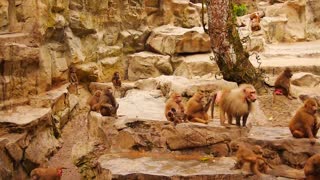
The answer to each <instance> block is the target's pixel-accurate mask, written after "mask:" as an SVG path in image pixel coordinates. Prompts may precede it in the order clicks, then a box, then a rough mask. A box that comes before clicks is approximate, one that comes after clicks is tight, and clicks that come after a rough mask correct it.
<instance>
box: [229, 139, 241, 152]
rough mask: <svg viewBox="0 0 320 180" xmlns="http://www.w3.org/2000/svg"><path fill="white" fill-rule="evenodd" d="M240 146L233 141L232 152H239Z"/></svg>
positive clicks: (231, 144)
mask: <svg viewBox="0 0 320 180" xmlns="http://www.w3.org/2000/svg"><path fill="white" fill-rule="evenodd" d="M239 147H240V144H239V143H238V142H235V141H232V142H231V143H230V149H231V151H232V152H237V151H238V150H239Z"/></svg>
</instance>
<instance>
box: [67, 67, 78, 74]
mask: <svg viewBox="0 0 320 180" xmlns="http://www.w3.org/2000/svg"><path fill="white" fill-rule="evenodd" d="M69 71H70V72H71V73H75V72H76V71H77V70H76V68H75V67H74V66H71V67H70V69H69Z"/></svg>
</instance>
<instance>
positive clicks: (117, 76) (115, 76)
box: [112, 72, 121, 89]
mask: <svg viewBox="0 0 320 180" xmlns="http://www.w3.org/2000/svg"><path fill="white" fill-rule="evenodd" d="M112 84H113V87H115V88H116V89H117V88H120V87H121V77H120V73H119V72H114V73H113V76H112Z"/></svg>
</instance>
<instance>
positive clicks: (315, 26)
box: [305, 0, 320, 40]
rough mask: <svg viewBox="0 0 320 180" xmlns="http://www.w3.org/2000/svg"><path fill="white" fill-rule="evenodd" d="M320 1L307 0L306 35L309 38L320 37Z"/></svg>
mask: <svg viewBox="0 0 320 180" xmlns="http://www.w3.org/2000/svg"><path fill="white" fill-rule="evenodd" d="M319 8H320V3H319V1H317V0H306V9H305V13H306V28H305V30H306V37H307V40H315V39H319V38H320V26H319V22H320V13H319V11H317V9H319Z"/></svg>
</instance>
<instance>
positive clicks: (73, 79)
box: [69, 67, 79, 94]
mask: <svg viewBox="0 0 320 180" xmlns="http://www.w3.org/2000/svg"><path fill="white" fill-rule="evenodd" d="M69 82H70V85H71V86H74V88H75V93H76V94H79V92H78V84H79V80H78V76H77V74H76V68H75V67H70V69H69Z"/></svg>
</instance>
